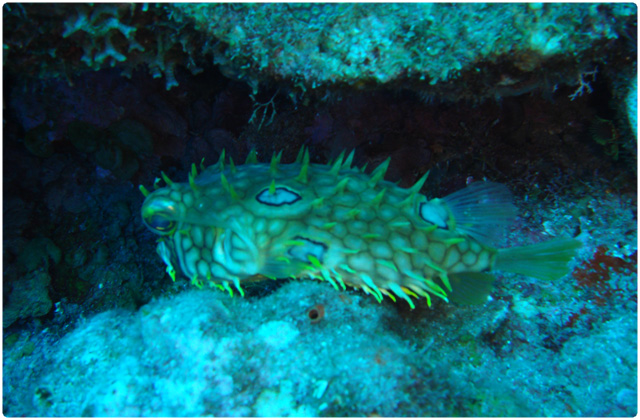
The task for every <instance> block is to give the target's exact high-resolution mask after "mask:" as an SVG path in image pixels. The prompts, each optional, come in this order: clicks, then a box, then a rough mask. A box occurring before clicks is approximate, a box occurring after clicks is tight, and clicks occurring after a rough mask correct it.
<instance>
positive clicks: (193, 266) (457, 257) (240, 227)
mask: <svg viewBox="0 0 640 420" xmlns="http://www.w3.org/2000/svg"><path fill="white" fill-rule="evenodd" d="M302 166H303V164H302V163H294V164H280V165H278V166H277V170H276V171H275V173H274V171H270V165H269V164H264V163H258V164H246V165H239V166H237V167H235V168H233V169H232V168H230V167H228V166H227V167H225V168H224V169H223V170H220V166H219V165H215V166H211V167H209V168H207V169H206V170H205V171H204V172H203V173H202V174H200V175H199V176H198V177H196V178H195V183H194V184H195V189H194V187H193V186H190V185H189V184H186V183H183V184H180V183H172V185H170V186H167V187H165V188H162V189H159V190H156V191H154V192H153V193H152V194H150V195H149V197H147V200H146V201H145V206H147V207H148V208H153V203H154V202H160V201H162V200H165V201H170V202H172V203H173V208H174V213H173V217H174V219H173V220H174V221H175V222H176V223H177V226H176V229H175V232H174V233H173V234H170V235H167V236H164V237H162V239H161V240H163V241H165V242H166V243H167V244H168V245H167V247H168V249H169V250H170V253H171V258H170V260H171V264H172V265H173V266H174V267H180V269H181V270H182V272H183V273H184V274H185V275H186V276H187V277H189V278H191V279H193V278H194V277H196V276H197V277H199V278H201V279H202V278H204V279H208V280H212V281H214V282H220V281H225V280H226V281H234V280H237V279H240V280H242V279H244V278H248V277H251V276H254V275H255V274H264V275H266V276H269V277H289V276H292V277H304V276H311V277H314V278H320V279H322V278H324V279H325V280H326V279H327V278H326V274H327V273H330V275H331V276H335V277H336V279H337V278H339V279H340V280H341V281H344V283H345V284H347V285H350V286H354V287H358V288H364V289H365V290H371V289H375V288H377V289H379V290H382V291H383V292H385V294H387V293H388V292H389V291H394V293H396V294H398V293H402V292H398V290H397V289H398V288H397V286H400V287H401V288H404V290H407V289H411V290H414V291H416V289H417V290H422V291H425V292H433V291H434V287H433V286H432V283H429V282H428V281H429V280H431V279H438V278H443V277H446V275H447V274H453V273H457V272H465V271H484V270H488V269H490V268H491V266H492V264H493V261H494V260H495V255H496V250H495V249H493V248H490V247H487V246H485V245H482V244H481V243H479V242H477V241H475V240H474V239H472V238H469V237H466V236H461V235H460V234H456V233H455V232H451V231H449V230H445V229H440V228H435V227H434V226H433V225H432V224H430V223H428V222H426V221H424V220H423V219H422V218H421V217H420V215H419V212H418V206H419V203H421V202H424V201H426V197H424V196H423V195H421V194H418V193H415V192H412V191H411V190H410V189H403V188H400V187H397V186H396V185H395V184H393V183H391V182H388V181H384V180H379V181H377V182H372V179H371V176H370V175H368V174H365V173H363V172H362V171H360V170H359V169H357V168H353V169H352V168H346V167H343V168H341V169H340V170H339V171H337V172H336V171H332V170H331V166H328V165H319V164H311V165H309V166H308V172H307V182H304V180H300V179H297V178H298V177H299V174H300V172H301V169H302ZM222 175H224V178H225V179H226V183H225V182H224V181H223V180H222V178H223V177H222ZM345 180H347V181H345ZM345 182H346V184H344V183H345ZM341 183H342V184H341ZM270 187H275V192H277V194H276V193H273V194H272V193H271V192H270ZM231 190H233V192H232V191H231ZM383 190H384V191H385V193H384V195H383V196H382V197H381V198H380V199H378V200H377V201H376V197H379V195H380V193H381V192H382V191H383ZM278 194H280V195H278ZM163 205H165V207H166V202H163ZM145 206H143V215H144V214H145ZM295 247H298V248H295ZM298 250H299V252H302V253H304V252H306V250H308V252H309V253H310V255H311V256H312V257H314V258H315V259H316V261H317V262H318V263H319V264H320V265H319V266H318V264H316V265H314V264H312V262H311V260H312V258H311V257H309V258H308V259H307V260H306V261H304V260H303V258H298V257H299V255H298V254H296V255H297V257H295V258H294V257H292V252H293V251H295V252H298ZM316 254H317V255H316ZM274 267H277V268H274ZM323 270H324V275H323ZM371 283H373V285H374V286H372V285H371Z"/></svg>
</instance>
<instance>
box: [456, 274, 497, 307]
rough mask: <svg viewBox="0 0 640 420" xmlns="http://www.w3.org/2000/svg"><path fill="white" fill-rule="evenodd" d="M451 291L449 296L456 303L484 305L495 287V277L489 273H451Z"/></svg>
mask: <svg viewBox="0 0 640 420" xmlns="http://www.w3.org/2000/svg"><path fill="white" fill-rule="evenodd" d="M448 277H449V281H450V282H451V289H452V290H451V291H450V292H448V293H447V297H448V298H449V299H450V300H451V301H452V302H456V303H463V304H467V305H482V304H483V303H486V302H487V297H488V296H489V294H490V293H491V290H492V289H493V282H494V281H495V279H496V278H495V277H494V276H493V275H492V274H488V273H477V272H476V273H474V272H466V273H456V274H449V276H448Z"/></svg>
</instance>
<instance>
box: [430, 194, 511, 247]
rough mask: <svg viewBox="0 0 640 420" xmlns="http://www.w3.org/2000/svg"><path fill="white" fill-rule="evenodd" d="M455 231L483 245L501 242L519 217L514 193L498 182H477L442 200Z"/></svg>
mask: <svg viewBox="0 0 640 420" xmlns="http://www.w3.org/2000/svg"><path fill="white" fill-rule="evenodd" d="M441 201H442V203H444V204H445V205H446V207H447V209H448V210H449V212H450V217H451V218H452V219H453V223H452V224H453V225H454V226H452V228H453V229H455V230H456V231H458V232H460V233H464V234H467V235H469V236H472V237H473V238H475V239H477V240H478V241H481V242H494V241H496V240H499V239H500V238H501V237H502V235H503V233H504V228H506V227H507V226H509V225H511V223H513V221H514V220H515V218H516V212H517V209H516V206H515V205H514V204H513V197H512V195H511V192H510V191H509V190H508V189H507V187H505V186H504V185H502V184H497V183H495V182H476V183H473V184H470V185H469V186H468V187H466V188H463V189H462V190H460V191H456V192H454V193H453V194H450V195H448V196H446V197H444V198H442V199H441Z"/></svg>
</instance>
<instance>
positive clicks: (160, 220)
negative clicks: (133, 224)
mask: <svg viewBox="0 0 640 420" xmlns="http://www.w3.org/2000/svg"><path fill="white" fill-rule="evenodd" d="M144 222H145V224H146V225H147V226H148V227H149V228H150V229H151V230H154V231H156V233H159V234H161V235H169V234H170V233H172V232H173V230H174V229H175V227H176V222H175V221H174V220H171V219H170V218H169V215H167V214H163V213H153V214H151V215H150V216H149V217H147V218H145V220H144Z"/></svg>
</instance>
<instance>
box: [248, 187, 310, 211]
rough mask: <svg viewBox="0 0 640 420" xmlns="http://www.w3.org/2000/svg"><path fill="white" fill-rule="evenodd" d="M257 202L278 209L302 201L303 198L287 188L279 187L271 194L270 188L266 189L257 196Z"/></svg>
mask: <svg viewBox="0 0 640 420" xmlns="http://www.w3.org/2000/svg"><path fill="white" fill-rule="evenodd" d="M256 200H258V201H259V202H260V203H262V204H266V205H268V206H276V207H277V206H282V205H285V204H293V203H295V202H296V201H299V200H302V197H301V196H300V194H298V193H296V192H293V191H291V190H289V189H287V188H284V187H278V188H276V189H275V190H274V191H273V192H271V191H270V189H269V188H265V189H264V190H262V191H261V192H260V194H258V195H257V196H256Z"/></svg>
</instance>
